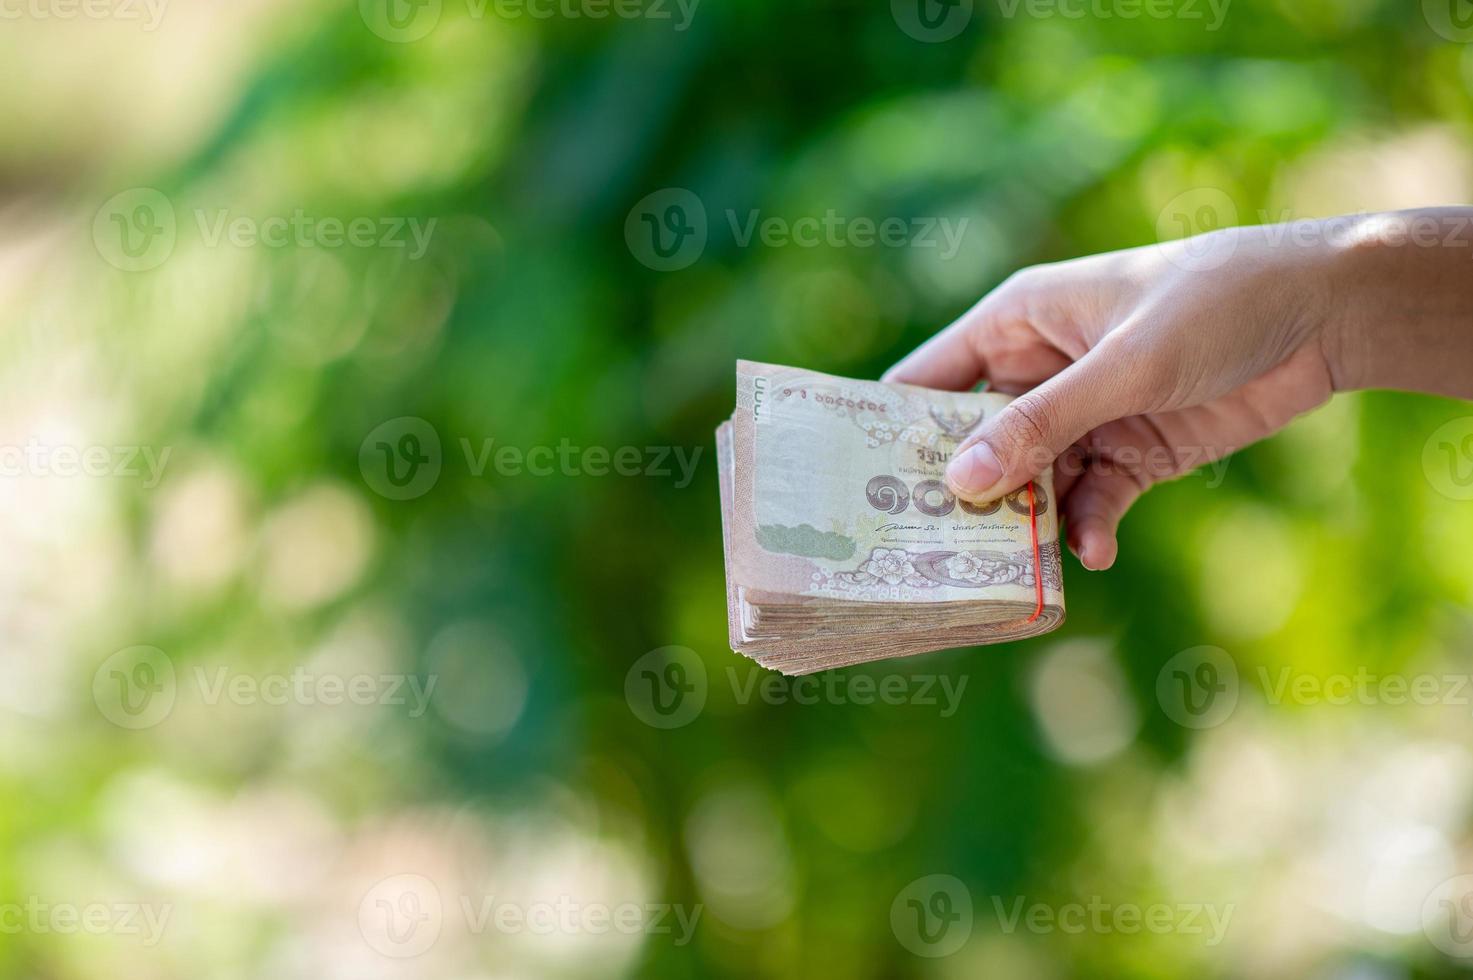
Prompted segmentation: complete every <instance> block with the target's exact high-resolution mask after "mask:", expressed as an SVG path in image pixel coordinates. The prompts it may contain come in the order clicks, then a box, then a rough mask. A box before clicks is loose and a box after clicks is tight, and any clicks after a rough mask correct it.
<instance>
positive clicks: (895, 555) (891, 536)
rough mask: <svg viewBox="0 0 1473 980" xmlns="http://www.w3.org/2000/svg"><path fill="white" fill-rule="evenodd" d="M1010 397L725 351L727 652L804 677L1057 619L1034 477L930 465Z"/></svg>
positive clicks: (1051, 515) (1027, 630) (1009, 634)
mask: <svg viewBox="0 0 1473 980" xmlns="http://www.w3.org/2000/svg"><path fill="white" fill-rule="evenodd" d="M1010 400H1011V399H1010V397H1009V396H1007V395H1002V394H997V393H992V392H952V391H932V390H930V389H928V388H917V387H915V386H912V385H903V384H883V383H881V382H878V381H855V380H851V379H848V378H836V377H832V376H830V375H826V374H817V373H815V372H813V371H803V370H799V369H797V368H789V367H778V366H775V365H771V364H757V363H753V362H750V361H739V362H738V363H737V392H736V412H735V413H734V414H733V415H732V417H731V419H730V420H729V421H727V422H724V423H722V425H721V427H720V428H719V429H717V430H716V443H717V447H716V448H717V459H718V462H719V470H720V479H721V526H722V538H723V542H724V544H725V549H726V593H727V614H728V624H729V631H730V635H731V646H732V649H733V650H735V651H737V652H738V653H741V654H744V655H746V656H748V657H751V658H752V659H753V660H756V661H757V662H758V663H760V664H762V665H764V666H767V667H772V668H775V669H777V670H780V671H782V672H783V673H785V674H807V673H812V672H814V671H818V670H826V669H828V668H831V667H842V666H846V665H848V664H856V663H862V662H865V661H869V660H881V659H885V658H889V657H903V656H908V655H910V654H915V653H924V652H926V651H929V650H938V649H943V648H947V647H959V646H971V645H974V644H981V643H997V642H1000V641H1003V640H1013V639H1020V638H1022V637H1027V636H1035V635H1037V634H1040V633H1046V632H1048V631H1049V630H1051V629H1054V628H1055V627H1057V626H1058V625H1059V624H1060V623H1062V622H1063V620H1064V586H1063V579H1062V576H1061V571H1060V567H1061V566H1060V560H1059V546H1058V517H1057V513H1056V510H1055V506H1054V499H1053V486H1052V482H1051V480H1050V479H1049V477H1048V475H1044V476H1042V477H1040V478H1039V479H1037V480H1036V481H1034V482H1033V483H1032V484H1029V485H1028V486H1025V487H1024V488H1022V489H1021V490H1018V491H1015V492H1014V493H1012V494H1009V495H1008V496H1007V497H1005V498H1003V499H1001V500H991V501H980V502H974V501H966V500H959V499H957V497H956V496H955V495H954V494H952V492H951V491H950V490H949V489H948V488H947V486H946V483H945V481H944V480H943V478H942V473H943V471H944V470H945V468H946V462H947V460H948V459H950V458H951V454H952V453H953V452H954V451H955V450H956V448H957V446H958V444H959V443H960V442H961V441H962V440H963V439H964V438H965V437H966V436H967V434H968V433H970V432H971V431H972V430H973V429H975V428H976V427H977V425H978V424H979V423H980V422H981V421H982V420H983V419H985V418H987V417H989V416H991V415H993V414H995V413H996V412H997V411H999V410H1000V409H1001V408H1002V407H1003V406H1004V405H1006V404H1007V403H1008V402H1009V401H1010Z"/></svg>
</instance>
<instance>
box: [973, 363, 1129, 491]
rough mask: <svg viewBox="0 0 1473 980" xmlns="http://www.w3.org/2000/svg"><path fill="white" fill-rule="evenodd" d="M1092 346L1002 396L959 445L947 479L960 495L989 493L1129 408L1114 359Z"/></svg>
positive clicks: (1041, 466) (1024, 478) (1023, 478)
mask: <svg viewBox="0 0 1473 980" xmlns="http://www.w3.org/2000/svg"><path fill="white" fill-rule="evenodd" d="M1101 353H1102V351H1101V349H1100V348H1096V349H1095V350H1093V351H1091V352H1090V353H1088V354H1086V355H1085V356H1084V357H1082V358H1080V359H1079V360H1078V361H1076V362H1074V363H1073V364H1071V365H1069V367H1067V368H1065V369H1064V370H1063V371H1060V372H1059V373H1058V374H1056V375H1054V376H1053V377H1052V378H1050V379H1049V380H1048V381H1046V382H1044V383H1043V384H1041V385H1039V386H1038V387H1037V388H1034V389H1033V390H1032V391H1030V392H1028V393H1027V394H1026V395H1021V396H1019V397H1018V398H1016V399H1014V400H1013V401H1012V402H1010V403H1008V405H1007V407H1005V408H1004V409H1003V410H1002V411H1001V412H998V413H997V414H996V415H994V416H993V417H992V418H990V419H988V420H987V421H986V422H984V423H983V424H982V427H981V428H980V429H978V430H977V431H976V432H975V433H973V434H972V435H971V436H969V437H967V439H966V440H965V441H963V442H962V444H961V445H960V446H959V447H958V449H957V453H956V454H955V455H954V456H953V457H952V460H951V462H950V463H949V464H948V465H947V467H946V482H947V483H949V484H950V485H951V489H952V490H953V491H954V492H955V493H956V494H957V495H958V496H959V497H962V498H963V499H967V500H995V499H997V498H998V497H1001V496H1003V495H1004V494H1007V493H1011V492H1012V491H1014V490H1016V489H1018V488H1019V487H1021V486H1022V485H1023V484H1025V483H1027V482H1028V481H1029V480H1031V479H1033V478H1034V477H1036V476H1038V475H1039V474H1040V473H1042V472H1043V471H1044V470H1046V469H1047V468H1049V467H1050V466H1052V465H1053V462H1054V460H1055V459H1057V458H1058V457H1059V456H1060V455H1061V454H1062V453H1063V452H1064V451H1065V450H1066V449H1068V448H1069V447H1070V446H1071V445H1073V444H1074V443H1075V442H1077V441H1078V440H1079V439H1080V438H1081V437H1082V436H1084V435H1085V433H1087V432H1089V431H1090V430H1091V429H1094V428H1097V427H1098V426H1101V425H1104V424H1105V423H1106V422H1112V421H1114V420H1115V419H1118V418H1122V417H1124V416H1126V415H1134V414H1136V413H1137V412H1138V411H1139V409H1138V408H1136V407H1135V402H1136V399H1135V397H1134V395H1133V393H1132V392H1131V390H1130V387H1131V386H1128V385H1127V383H1126V376H1127V374H1128V372H1127V371H1125V370H1122V369H1120V368H1121V366H1120V364H1119V362H1118V361H1112V360H1111V359H1109V358H1102V357H1101V356H1100V354H1101Z"/></svg>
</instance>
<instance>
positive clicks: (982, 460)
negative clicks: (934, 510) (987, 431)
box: [946, 442, 1002, 497]
mask: <svg viewBox="0 0 1473 980" xmlns="http://www.w3.org/2000/svg"><path fill="white" fill-rule="evenodd" d="M1001 479H1002V465H1001V464H1000V463H998V461H997V454H996V453H994V452H993V451H992V447H991V446H989V445H987V443H985V442H979V443H977V445H975V446H973V447H972V448H971V449H968V450H967V451H966V452H964V453H962V454H961V455H960V456H958V457H956V458H955V459H953V460H952V461H951V462H950V463H949V464H947V467H946V480H947V482H948V483H950V484H951V488H952V489H953V490H955V491H956V492H957V493H960V494H962V495H963V496H969V497H972V496H978V495H980V494H982V493H983V492H985V491H987V490H990V489H991V488H992V486H993V484H995V483H997V481H998V480H1001Z"/></svg>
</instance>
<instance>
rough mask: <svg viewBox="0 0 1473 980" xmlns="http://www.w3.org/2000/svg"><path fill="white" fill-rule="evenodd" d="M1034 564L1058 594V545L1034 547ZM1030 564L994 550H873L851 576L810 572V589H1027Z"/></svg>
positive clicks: (1026, 556) (1029, 559)
mask: <svg viewBox="0 0 1473 980" xmlns="http://www.w3.org/2000/svg"><path fill="white" fill-rule="evenodd" d="M1039 559H1040V564H1041V566H1042V568H1043V581H1044V585H1045V586H1046V587H1047V588H1050V589H1056V590H1057V589H1059V588H1060V587H1061V585H1062V575H1061V568H1060V561H1059V546H1058V545H1057V544H1054V543H1052V542H1050V543H1047V544H1044V545H1043V546H1041V547H1040V548H1039ZM1033 560H1034V559H1033V552H1032V551H1019V552H1015V553H1013V554H1010V555H1007V554H1002V553H1001V552H996V551H925V552H910V551H906V550H905V549H904V548H874V549H872V550H871V551H870V553H869V557H868V558H866V559H865V560H864V561H863V562H861V563H860V565H859V567H858V568H856V569H854V570H853V571H840V572H824V571H819V572H815V573H814V575H813V584H814V586H815V587H816V588H819V589H832V590H834V591H837V592H858V591H863V590H865V589H872V588H874V587H876V586H878V585H881V584H883V585H891V586H894V585H908V586H910V587H911V588H916V589H934V588H939V587H940V586H943V585H949V586H952V587H955V588H972V589H982V588H987V587H989V586H998V585H1014V584H1016V585H1022V586H1025V587H1031V586H1032V585H1033V584H1034V574H1033Z"/></svg>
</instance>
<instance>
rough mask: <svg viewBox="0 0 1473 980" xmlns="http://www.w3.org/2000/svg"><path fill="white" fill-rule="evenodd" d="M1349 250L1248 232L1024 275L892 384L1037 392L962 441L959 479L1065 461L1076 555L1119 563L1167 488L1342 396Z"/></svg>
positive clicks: (964, 482) (1013, 473) (1017, 473)
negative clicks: (1341, 287) (1141, 519)
mask: <svg viewBox="0 0 1473 980" xmlns="http://www.w3.org/2000/svg"><path fill="white" fill-rule="evenodd" d="M1338 254H1340V249H1338V248H1337V247H1334V246H1332V245H1331V244H1329V243H1322V244H1320V245H1317V246H1306V245H1304V244H1303V243H1302V242H1299V243H1297V244H1293V245H1288V244H1286V243H1285V240H1284V238H1283V236H1282V235H1275V234H1273V232H1272V229H1271V228H1233V229H1228V230H1225V231H1220V232H1213V233H1211V235H1208V236H1201V237H1199V238H1197V239H1189V240H1187V241H1184V242H1175V243H1171V244H1168V245H1162V246H1150V247H1145V248H1138V249H1132V250H1129V251H1124V252H1114V253H1109V254H1105V255H1097V256H1092V257H1089V258H1084V259H1078V260H1075V261H1070V262H1063V263H1059V264H1056V265H1048V266H1039V267H1035V268H1031V269H1026V270H1024V271H1022V272H1020V273H1018V274H1016V275H1014V276H1013V277H1012V278H1010V279H1009V280H1007V281H1006V282H1005V283H1003V284H1002V285H1001V286H999V287H998V288H997V289H996V290H994V291H993V292H992V293H990V294H988V295H987V296H986V297H984V298H983V299H982V300H981V301H980V302H979V303H977V305H976V306H974V307H972V309H971V310H969V311H968V312H967V313H966V314H965V315H963V316H962V317H961V319H959V320H958V321H957V322H955V323H953V324H952V325H951V326H950V327H948V328H947V329H945V330H943V331H942V332H941V333H939V334H937V335H936V336H935V337H933V338H932V339H931V340H930V341H928V342H927V343H925V344H924V345H922V346H921V347H920V348H919V349H917V350H916V351H915V352H913V353H912V354H911V355H910V356H908V357H907V358H905V359H904V360H903V361H901V362H900V363H899V364H897V365H895V367H893V368H891V369H890V370H889V371H888V372H886V374H885V376H884V380H886V381H899V382H906V383H909V384H916V385H923V386H926V387H931V388H943V389H950V390H964V389H968V388H971V387H972V386H973V385H974V384H975V383H976V382H977V381H978V380H979V379H982V378H985V379H986V380H987V381H988V382H990V384H991V387H992V388H993V389H994V390H997V391H1002V392H1007V393H1011V394H1019V395H1021V397H1019V398H1018V399H1017V400H1015V401H1014V402H1013V403H1012V404H1011V405H1009V406H1008V407H1007V408H1006V409H1005V410H1003V411H1002V412H1001V413H999V414H998V415H996V416H995V417H993V418H991V419H989V420H988V421H987V422H986V423H985V424H984V425H983V426H982V427H980V428H979V430H978V431H977V432H975V433H973V434H972V435H971V436H969V437H968V438H967V439H966V440H965V441H964V442H962V444H961V445H960V447H958V450H957V452H956V454H955V455H954V457H953V459H952V460H951V462H950V464H949V465H948V467H947V470H946V479H947V482H948V483H949V484H950V485H951V487H952V489H953V490H954V491H955V492H956V493H957V494H958V495H959V496H961V497H963V498H966V499H971V500H990V499H993V498H996V497H998V496H1001V495H1003V494H1005V493H1008V492H1010V491H1012V490H1014V489H1016V488H1018V487H1020V486H1022V485H1023V484H1025V483H1027V482H1028V481H1029V480H1030V479H1032V478H1033V477H1035V476H1037V475H1038V474H1039V473H1041V472H1042V471H1043V470H1044V468H1045V467H1048V466H1050V465H1054V466H1055V483H1054V486H1055V494H1056V495H1057V497H1058V499H1059V501H1060V505H1059V506H1060V514H1061V515H1062V516H1063V517H1064V520H1065V522H1066V526H1067V529H1068V531H1067V541H1068V544H1069V547H1070V549H1071V550H1072V551H1073V552H1074V553H1075V555H1076V556H1077V557H1078V558H1079V560H1080V562H1081V563H1082V564H1083V565H1084V566H1085V567H1086V568H1091V569H1103V568H1109V567H1110V565H1112V564H1113V563H1114V561H1115V556H1116V552H1117V545H1116V538H1115V535H1116V529H1117V527H1118V525H1119V523H1120V519H1121V518H1122V517H1123V516H1124V515H1125V512H1126V511H1127V510H1128V509H1129V508H1130V506H1131V504H1132V503H1134V502H1135V500H1136V498H1137V497H1139V496H1140V495H1141V494H1142V493H1143V492H1145V491H1146V490H1147V489H1149V488H1150V487H1151V485H1152V484H1154V483H1157V482H1160V481H1162V480H1166V479H1170V478H1173V477H1176V476H1179V475H1182V474H1184V473H1185V472H1187V471H1189V470H1191V469H1194V468H1196V467H1197V466H1199V465H1201V464H1203V463H1206V462H1209V461H1211V460H1213V459H1217V458H1219V457H1221V456H1225V455H1227V454H1228V453H1231V452H1233V451H1234V450H1236V449H1238V448H1239V447H1241V446H1245V445H1247V444H1249V443H1251V442H1254V441H1256V440H1258V439H1261V438H1263V437H1264V436H1267V435H1269V434H1271V433H1273V432H1275V431H1276V430H1278V429H1279V428H1281V427H1282V426H1284V425H1285V424H1287V423H1288V422H1289V421H1290V420H1291V419H1293V418H1294V417H1295V416H1297V415H1299V414H1300V413H1303V412H1307V411H1309V410H1310V409H1312V408H1315V407H1316V406H1318V405H1320V404H1322V403H1323V402H1324V401H1326V400H1327V399H1328V398H1329V397H1330V395H1331V394H1332V393H1333V391H1334V390H1335V387H1336V384H1335V379H1336V370H1337V366H1336V364H1335V361H1334V355H1335V354H1336V353H1337V352H1338V350H1339V348H1340V347H1342V346H1343V342H1342V338H1341V337H1340V335H1339V332H1338V331H1331V330H1329V329H1328V328H1327V325H1328V324H1330V323H1331V322H1332V321H1334V322H1338V321H1337V320H1336V318H1335V317H1334V315H1333V314H1334V310H1333V301H1334V300H1335V298H1336V293H1337V281H1336V278H1335V277H1336V270H1337V269H1338V268H1339V265H1340V264H1341V263H1340V262H1339V260H1337V258H1336V256H1337V255H1338ZM1214 257H1215V258H1214ZM1204 259H1205V260H1207V261H1204ZM1218 260H1220V261H1218ZM1204 265H1211V266H1213V267H1212V268H1211V269H1210V270H1208V269H1205V268H1204ZM1194 270H1201V271H1194Z"/></svg>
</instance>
